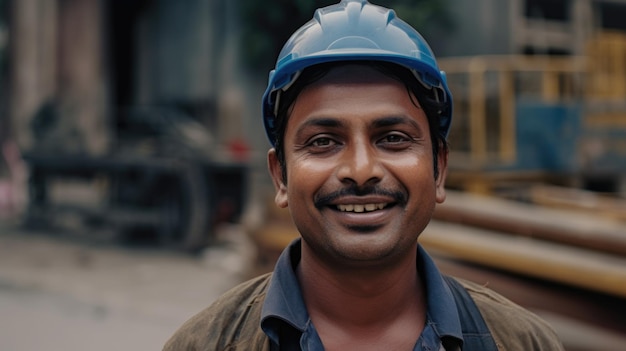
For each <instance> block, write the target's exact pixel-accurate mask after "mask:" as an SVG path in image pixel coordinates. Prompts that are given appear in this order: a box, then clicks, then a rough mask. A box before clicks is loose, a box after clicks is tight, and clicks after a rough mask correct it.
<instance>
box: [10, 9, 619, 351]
mask: <svg viewBox="0 0 626 351" xmlns="http://www.w3.org/2000/svg"><path fill="white" fill-rule="evenodd" d="M334 2H335V1H314V0H298V1H295V0H272V1H258V0H228V1H227V0H185V1H174V0H0V151H1V152H0V349H2V350H11V351H21V350H32V349H41V348H44V347H45V348H46V349H48V350H84V349H88V350H105V349H106V350H109V349H119V350H131V349H132V350H152V349H160V348H161V346H162V345H163V343H164V342H165V340H166V339H167V338H168V337H169V336H170V335H171V334H172V333H173V332H174V330H175V329H176V328H177V327H178V326H179V325H180V324H181V323H182V322H183V321H185V320H186V319H187V318H188V317H190V316H191V315H193V314H194V313H196V312H198V311H199V310H200V309H202V308H203V307H205V306H208V305H209V304H210V303H211V301H213V299H215V298H216V297H217V296H219V295H220V294H221V293H223V292H224V291H225V290H227V289H228V288H230V287H232V286H234V285H235V284H237V283H238V282H241V281H242V280H244V279H247V278H249V277H252V276H254V275H257V274H259V273H262V272H267V271H270V270H271V269H272V266H273V263H274V261H275V260H276V258H277V255H278V253H279V252H280V251H281V250H282V248H283V247H284V246H285V245H286V244H287V243H288V242H290V241H291V240H293V239H294V238H295V237H297V235H298V234H297V232H296V231H295V229H294V228H293V225H292V223H291V221H290V218H289V214H288V213H287V212H285V211H281V210H278V209H276V208H275V206H274V204H273V188H272V186H271V182H270V180H269V177H268V175H267V171H266V166H265V155H266V152H267V149H268V148H269V143H268V142H267V140H266V137H265V133H264V132H263V125H262V122H261V117H260V102H261V95H262V93H263V90H264V89H265V84H266V79H267V75H268V72H269V71H270V70H271V69H272V67H273V65H274V59H275V58H276V56H277V55H278V52H279V50H280V48H281V46H282V44H283V43H284V42H285V41H286V40H287V37H288V36H289V34H291V33H292V32H293V31H294V30H295V29H296V28H298V27H299V26H300V25H302V24H303V23H304V22H305V21H307V20H309V19H310V18H311V17H312V14H313V11H314V9H315V8H318V7H321V6H325V5H329V4H332V3H334ZM373 2H374V3H376V4H380V5H384V6H391V7H393V8H395V9H396V11H397V13H398V14H399V16H400V17H401V18H403V19H405V20H406V21H407V22H410V23H411V24H412V25H413V26H415V27H416V28H418V30H419V31H420V32H421V33H422V34H423V35H424V36H425V37H426V39H427V40H428V42H429V43H430V44H431V46H432V48H433V50H434V51H435V54H436V55H437V57H438V60H439V64H440V66H441V68H442V69H443V70H444V71H446V73H447V77H448V82H449V84H450V88H451V90H452V94H453V96H454V103H455V107H454V108H455V112H454V118H453V124H452V131H451V134H450V147H451V157H450V165H449V168H450V169H449V174H448V182H447V184H448V189H449V194H448V199H447V200H446V203H445V204H443V205H441V206H439V207H438V208H437V210H436V212H435V216H434V217H435V218H434V220H433V222H432V223H431V225H430V226H429V227H428V228H427V230H426V232H425V233H424V234H423V236H422V238H421V239H420V240H421V242H422V244H423V245H424V246H426V247H427V248H428V249H429V251H430V252H432V253H433V255H434V256H435V258H436V260H437V261H438V263H439V265H440V267H441V268H442V270H443V271H444V272H446V273H448V274H453V275H457V276H460V277H464V278H466V279H470V280H473V281H476V282H479V283H481V284H487V285H488V286H490V287H491V288H493V289H494V290H496V291H499V292H500V293H502V294H504V295H505V296H507V297H509V298H510V299H512V300H513V301H515V302H517V303H519V304H521V305H523V306H526V307H528V308H530V309H532V310H533V311H535V312H537V313H538V314H540V315H541V316H542V317H544V318H545V319H547V320H548V321H549V322H550V323H552V325H553V326H554V327H555V329H556V330H557V332H558V333H559V334H560V336H561V337H562V339H563V341H564V343H565V345H566V348H567V350H568V351H572V350H590V351H591V350H596V351H597V350H611V351H615V350H622V349H625V348H626V346H625V345H626V318H625V317H624V316H625V315H626V20H624V19H625V18H626V0H541V1H540V0H508V1H502V0H421V1H417V0H404V1H403V0H395V1H393V0H389V1H382V0H380V1H373Z"/></svg>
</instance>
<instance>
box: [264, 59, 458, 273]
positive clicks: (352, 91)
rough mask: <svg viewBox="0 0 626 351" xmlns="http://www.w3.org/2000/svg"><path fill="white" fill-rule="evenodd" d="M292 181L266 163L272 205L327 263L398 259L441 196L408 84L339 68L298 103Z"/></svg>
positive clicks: (288, 139)
mask: <svg viewBox="0 0 626 351" xmlns="http://www.w3.org/2000/svg"><path fill="white" fill-rule="evenodd" d="M284 151H285V163H286V171H287V172H286V173H287V180H286V181H283V179H282V176H281V168H280V165H279V162H278V160H277V158H276V154H275V151H274V150H270V153H269V156H268V162H269V167H270V172H271V174H272V178H273V180H274V184H275V186H276V189H277V193H276V203H277V205H278V206H280V207H289V210H290V212H291V216H292V218H293V220H294V223H295V225H296V227H297V228H298V230H299V232H300V234H301V236H302V238H303V241H304V244H303V250H305V246H306V247H309V248H311V250H310V251H311V252H312V253H313V254H314V255H316V256H317V257H318V258H319V259H320V260H322V261H323V262H334V263H336V264H343V265H356V266H365V265H371V264H376V265H380V264H382V263H385V262H387V263H391V262H395V260H397V259H398V257H402V255H405V254H406V253H407V252H410V251H411V250H412V251H413V252H414V250H415V245H416V244H417V237H418V236H419V234H420V233H421V232H422V230H423V229H424V227H425V226H426V225H427V223H428V222H429V220H430V218H431V215H432V212H433V210H434V207H435V203H437V202H443V200H444V199H445V191H444V178H445V173H446V172H445V169H446V160H447V157H446V156H447V155H445V154H442V155H441V157H439V160H440V161H439V169H440V174H439V176H438V177H437V178H436V179H435V177H434V165H433V153H432V143H431V136H430V133H429V128H428V121H427V118H426V116H425V114H424V112H423V110H422V109H421V108H419V107H418V105H417V99H415V98H413V99H412V98H411V96H410V95H409V93H408V92H407V89H406V88H405V86H404V85H403V84H402V83H400V82H398V81H396V80H393V79H391V78H389V77H386V76H384V75H383V74H382V73H380V72H378V71H376V70H374V69H372V68H369V67H366V66H362V65H350V66H342V67H340V68H334V69H333V70H331V71H330V72H329V73H328V74H327V75H325V76H324V77H323V78H322V79H320V80H319V81H317V82H315V83H313V84H311V85H309V86H307V87H306V88H305V89H303V90H302V92H301V93H300V95H299V96H298V97H297V99H296V100H295V102H294V104H293V106H292V110H291V114H290V117H289V120H288V122H287V127H286V130H285V135H284Z"/></svg>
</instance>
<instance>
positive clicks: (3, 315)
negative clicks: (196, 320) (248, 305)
mask: <svg viewBox="0 0 626 351" xmlns="http://www.w3.org/2000/svg"><path fill="white" fill-rule="evenodd" d="M83 235H85V233H83ZM219 237H220V238H221V241H220V244H219V245H217V246H215V247H212V248H210V249H207V250H205V251H204V252H202V253H201V254H199V255H197V256H191V255H187V254H183V253H177V252H170V251H165V250H159V249H150V248H145V247H144V248H136V247H135V248H131V247H123V246H122V245H117V244H112V243H110V242H108V243H107V242H106V241H92V240H82V239H77V238H76V237H72V236H69V237H68V236H67V235H64V234H59V233H58V232H57V233H54V232H48V231H37V232H33V231H25V230H23V229H18V228H17V227H16V226H12V225H7V224H2V223H1V222H0V350H4V351H27V350H29V351H30V350H44V349H45V350H49V351H71V350H90V351H100V350H160V349H161V348H162V346H163V344H164V343H165V341H166V339H167V338H168V337H169V336H170V335H171V334H172V333H173V332H174V331H175V330H176V329H177V328H178V327H179V326H180V325H181V324H182V323H183V322H184V321H185V320H186V319H188V318H189V317H190V316H192V315H193V314H195V313H197V312H199V311H200V310H201V309H202V308H204V307H206V306H208V305H209V304H210V303H211V302H212V301H213V300H214V299H215V298H216V297H217V296H219V295H220V294H222V293H223V292H224V291H226V290H227V289H229V288H231V287H232V286H234V285H236V284H237V283H239V282H240V281H242V280H244V279H246V278H248V277H249V274H250V270H251V268H253V265H254V259H255V257H256V253H255V249H254V245H253V244H252V243H251V242H250V241H249V240H248V238H247V235H245V234H244V233H243V231H242V230H241V229H240V228H239V227H238V226H236V225H232V226H227V227H223V228H221V229H220V234H219Z"/></svg>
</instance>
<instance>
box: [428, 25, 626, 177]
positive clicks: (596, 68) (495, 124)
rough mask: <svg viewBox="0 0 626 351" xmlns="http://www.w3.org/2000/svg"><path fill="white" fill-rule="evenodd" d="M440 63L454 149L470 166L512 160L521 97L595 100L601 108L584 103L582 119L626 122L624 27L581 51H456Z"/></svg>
mask: <svg viewBox="0 0 626 351" xmlns="http://www.w3.org/2000/svg"><path fill="white" fill-rule="evenodd" d="M439 64H440V67H441V69H442V70H444V71H445V72H446V74H447V76H448V83H449V86H450V90H451V91H452V94H453V96H454V105H455V113H454V120H455V121H454V123H453V124H452V130H451V141H452V142H453V150H457V151H460V152H461V153H462V154H463V157H464V158H465V162H469V166H471V167H480V166H483V165H485V164H487V163H494V162H496V163H499V164H502V163H505V164H506V163H513V162H515V160H516V140H515V139H516V131H515V125H516V116H515V110H516V104H517V103H518V99H519V98H522V97H528V96H532V97H533V98H535V99H536V100H539V101H543V102H546V103H549V104H550V103H559V102H565V101H577V102H586V103H588V104H587V105H588V106H591V104H595V106H600V107H601V108H600V111H599V112H598V111H596V112H593V111H592V109H588V111H586V115H585V116H583V117H584V118H585V119H586V123H588V124H589V123H590V121H600V122H602V123H604V124H607V123H608V124H609V125H615V126H624V125H626V33H615V32H601V33H598V34H597V35H596V36H594V37H593V39H592V40H590V41H589V44H588V45H587V54H586V55H585V56H525V55H513V56H474V57H454V58H442V59H440V60H439ZM594 123H595V122H594ZM463 129H465V130H463ZM455 142H456V143H458V144H459V145H458V146H460V147H456V145H454V144H455Z"/></svg>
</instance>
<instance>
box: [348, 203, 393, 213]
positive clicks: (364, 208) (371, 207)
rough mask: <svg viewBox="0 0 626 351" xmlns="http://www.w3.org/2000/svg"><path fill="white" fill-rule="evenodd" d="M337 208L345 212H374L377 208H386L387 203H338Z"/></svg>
mask: <svg viewBox="0 0 626 351" xmlns="http://www.w3.org/2000/svg"><path fill="white" fill-rule="evenodd" d="M337 208H338V209H339V211H343V212H357V213H361V212H372V211H376V210H382V209H383V208H385V204H384V203H379V204H365V205H359V204H354V205H337Z"/></svg>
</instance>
